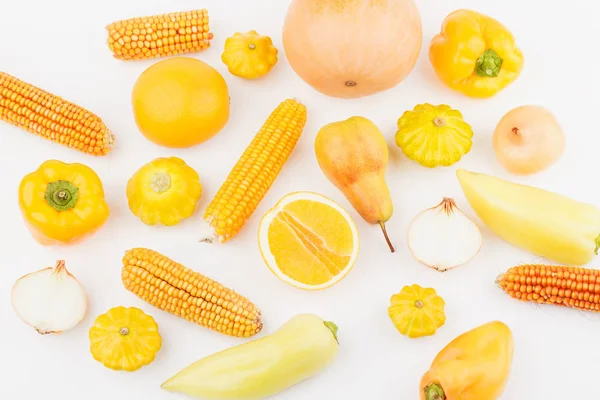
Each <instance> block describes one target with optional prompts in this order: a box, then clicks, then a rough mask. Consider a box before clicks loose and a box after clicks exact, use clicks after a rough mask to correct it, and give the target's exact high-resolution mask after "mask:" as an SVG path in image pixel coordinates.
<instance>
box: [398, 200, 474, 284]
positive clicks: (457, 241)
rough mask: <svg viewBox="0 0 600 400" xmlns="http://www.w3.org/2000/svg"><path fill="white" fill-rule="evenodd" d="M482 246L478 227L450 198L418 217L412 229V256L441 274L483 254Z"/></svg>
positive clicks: (409, 245)
mask: <svg viewBox="0 0 600 400" xmlns="http://www.w3.org/2000/svg"><path fill="white" fill-rule="evenodd" d="M481 245H482V236H481V231H480V230H479V228H478V227H477V225H475V223H474V222H473V221H471V220H470V219H469V217H467V216H466V215H465V214H464V213H463V212H462V211H460V210H459V209H458V207H457V206H456V203H455V202H454V200H453V199H450V198H446V197H444V198H443V200H442V202H441V203H440V204H438V205H437V206H435V207H432V208H428V209H426V210H424V211H421V212H420V213H419V214H417V215H416V216H415V217H414V218H413V220H412V221H411V223H410V225H409V227H408V247H409V249H410V252H411V254H412V256H413V257H414V258H415V259H416V260H417V261H419V262H421V263H423V264H425V265H427V266H428V267H431V268H433V269H436V270H438V271H440V272H444V271H448V270H449V269H451V268H454V267H457V266H459V265H462V264H465V263H467V262H468V261H470V260H471V259H472V258H473V257H475V256H476V255H477V253H479V250H480V249H481Z"/></svg>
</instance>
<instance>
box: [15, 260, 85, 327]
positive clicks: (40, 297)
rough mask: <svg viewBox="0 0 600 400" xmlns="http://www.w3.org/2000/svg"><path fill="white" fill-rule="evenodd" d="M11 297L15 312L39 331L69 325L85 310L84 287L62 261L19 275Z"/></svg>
mask: <svg viewBox="0 0 600 400" xmlns="http://www.w3.org/2000/svg"><path fill="white" fill-rule="evenodd" d="M11 301H12V306H13V309H14V310H15V312H16V314H17V316H18V317H19V318H20V319H21V320H22V321H23V322H25V323H26V324H28V325H30V326H32V327H33V328H35V329H36V330H37V331H38V332H39V333H40V334H42V335H45V334H50V333H61V332H64V331H66V330H68V329H71V328H73V327H74V326H75V325H77V324H78V323H79V322H81V320H82V319H83V317H84V316H85V313H86V310H87V296H86V293H85V290H84V289H83V286H81V284H80V283H79V281H77V279H75V277H74V276H73V275H71V274H70V273H69V271H67V269H66V267H65V262H64V261H58V262H57V263H56V267H54V268H51V267H50V268H44V269H41V270H39V271H36V272H32V273H30V274H27V275H25V276H23V277H21V278H19V279H18V280H17V281H16V282H15V284H14V285H13V288H12V293H11Z"/></svg>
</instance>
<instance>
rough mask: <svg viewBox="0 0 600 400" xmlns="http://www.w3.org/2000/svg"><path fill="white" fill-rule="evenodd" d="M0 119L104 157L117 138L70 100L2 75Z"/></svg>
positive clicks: (100, 121) (2, 73)
mask: <svg viewBox="0 0 600 400" xmlns="http://www.w3.org/2000/svg"><path fill="white" fill-rule="evenodd" d="M0 119H1V120H3V121H5V122H8V123H10V124H12V125H14V126H17V127H19V128H21V129H24V130H26V131H28V132H30V133H33V134H36V135H38V136H41V137H43V138H45V139H48V140H51V141H53V142H56V143H60V144H62V145H64V146H67V147H70V148H73V149H76V150H79V151H81V152H83V153H87V154H91V155H95V156H104V155H106V154H108V153H109V152H110V151H111V150H112V148H113V146H114V141H115V138H114V136H113V134H112V133H111V132H110V131H109V130H108V129H107V128H106V125H104V122H102V120H101V119H100V118H99V117H98V116H96V115H94V114H92V113H91V112H89V111H87V110H86V109H84V108H82V107H79V106H78V105H76V104H73V103H71V102H69V101H67V100H64V99H62V98H60V97H58V96H55V95H53V94H51V93H48V92H46V91H44V90H42V89H40V88H37V87H35V86H33V85H31V84H29V83H26V82H23V81H21V80H19V79H17V78H15V77H13V76H11V75H9V74H6V73H4V72H0Z"/></svg>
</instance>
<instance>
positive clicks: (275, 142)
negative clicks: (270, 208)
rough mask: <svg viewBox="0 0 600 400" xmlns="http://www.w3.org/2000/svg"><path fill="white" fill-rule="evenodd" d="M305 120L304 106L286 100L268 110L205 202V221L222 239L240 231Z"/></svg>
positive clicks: (223, 240) (288, 154)
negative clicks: (208, 201) (263, 120)
mask: <svg viewBox="0 0 600 400" xmlns="http://www.w3.org/2000/svg"><path fill="white" fill-rule="evenodd" d="M305 123H306V107H305V106H304V105H302V104H300V103H299V102H297V101H295V100H292V99H287V100H285V101H283V102H282V103H281V104H279V106H278V107H277V108H276V109H275V110H274V111H273V112H272V113H271V115H270V116H269V117H268V118H267V120H266V122H265V123H264V125H263V126H262V128H261V129H260V131H259V132H258V133H257V134H256V136H255V137H254V139H253V140H252V142H251V143H250V145H249V146H248V147H247V148H246V150H245V151H244V153H243V154H242V156H241V157H240V159H239V160H238V162H237V163H236V164H235V166H234V167H233V169H232V170H231V172H230V173H229V176H228V177H227V180H226V181H225V182H224V183H223V185H222V186H221V188H220V189H219V191H218V192H217V194H216V195H215V197H214V198H213V200H212V201H211V202H210V204H209V205H208V207H207V209H206V212H205V214H204V220H205V221H206V222H208V223H209V225H210V226H211V227H212V229H213V231H214V234H215V236H217V237H218V239H219V240H220V241H221V242H226V241H227V240H229V239H231V238H233V237H234V236H235V235H237V234H238V233H239V231H240V230H241V229H242V227H243V226H244V224H245V223H246V221H247V220H248V219H249V218H250V216H252V214H253V213H254V211H255V210H256V208H257V207H258V204H259V203H260V202H261V201H262V199H263V198H264V196H265V194H266V193H267V191H268V190H269V188H270V187H271V185H272V184H273V181H274V180H275V178H277V176H278V175H279V172H280V171H281V168H282V167H283V165H284V164H285V162H286V161H287V160H288V158H289V156H290V154H291V153H292V150H293V149H294V147H295V146H296V143H297V142H298V139H299V138H300V135H301V134H302V130H303V129H304V125H305Z"/></svg>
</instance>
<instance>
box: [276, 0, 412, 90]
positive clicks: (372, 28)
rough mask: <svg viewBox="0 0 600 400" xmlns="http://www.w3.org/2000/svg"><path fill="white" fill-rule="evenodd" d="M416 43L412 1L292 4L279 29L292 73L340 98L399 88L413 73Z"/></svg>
mask: <svg viewBox="0 0 600 400" xmlns="http://www.w3.org/2000/svg"><path fill="white" fill-rule="evenodd" d="M421 43H422V26H421V16H420V14H419V10H418V9H417V7H416V5H415V3H414V1H413V0H292V2H291V4H290V6H289V8H288V12H287V16H286V19H285V22H284V28H283V46H284V49H285V53H286V56H287V58H288V60H289V63H290V65H291V66H292V68H293V70H294V71H295V72H296V73H297V74H298V75H299V76H300V78H302V79H303V80H304V81H305V82H306V83H308V84H309V85H310V86H312V87H313V88H314V89H316V90H317V91H319V92H321V93H323V94H326V95H328V96H332V97H339V98H357V97H362V96H368V95H372V94H375V93H378V92H381V91H384V90H387V89H390V88H392V87H394V86H396V85H398V84H399V83H400V82H402V81H403V80H404V79H405V78H406V77H407V76H408V74H409V73H410V72H411V71H412V69H413V68H414V66H415V64H416V62H417V58H418V56H419V52H420V50H421Z"/></svg>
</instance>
